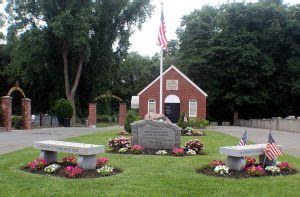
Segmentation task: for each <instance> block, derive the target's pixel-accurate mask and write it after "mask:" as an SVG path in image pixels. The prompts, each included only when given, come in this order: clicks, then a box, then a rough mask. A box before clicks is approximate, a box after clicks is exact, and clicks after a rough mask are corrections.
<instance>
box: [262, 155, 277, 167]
mask: <svg viewBox="0 0 300 197" xmlns="http://www.w3.org/2000/svg"><path fill="white" fill-rule="evenodd" d="M258 158H259V163H261V164H264V165H265V166H275V165H276V162H277V159H276V158H275V159H272V160H270V159H268V157H266V155H265V154H263V155H259V156H258Z"/></svg>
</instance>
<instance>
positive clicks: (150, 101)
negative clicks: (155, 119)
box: [148, 99, 156, 114]
mask: <svg viewBox="0 0 300 197" xmlns="http://www.w3.org/2000/svg"><path fill="white" fill-rule="evenodd" d="M152 103H154V104H155V105H154V106H155V112H154V113H156V100H155V99H149V100H148V114H149V113H153V112H149V109H150V108H149V105H150V104H152Z"/></svg>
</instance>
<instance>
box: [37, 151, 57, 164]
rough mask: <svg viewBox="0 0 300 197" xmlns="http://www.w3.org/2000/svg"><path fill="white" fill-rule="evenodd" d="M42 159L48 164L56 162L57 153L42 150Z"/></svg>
mask: <svg viewBox="0 0 300 197" xmlns="http://www.w3.org/2000/svg"><path fill="white" fill-rule="evenodd" d="M40 159H43V160H46V161H47V162H48V163H52V162H56V161H57V152H55V151H47V150H41V152H40Z"/></svg>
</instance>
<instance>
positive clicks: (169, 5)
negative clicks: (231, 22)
mask: <svg viewBox="0 0 300 197" xmlns="http://www.w3.org/2000/svg"><path fill="white" fill-rule="evenodd" d="M2 1H3V2H5V0H2ZM227 1H228V0H152V4H153V5H154V6H155V9H154V12H153V14H152V16H151V18H150V19H148V20H147V21H146V22H145V23H144V24H143V25H142V29H141V30H136V31H135V32H134V34H133V35H132V36H131V37H130V43H131V46H130V49H129V51H137V52H138V53H139V54H141V55H145V56H152V55H154V54H155V53H157V52H159V47H158V46H157V35H158V27H159V24H160V13H161V5H160V4H161V2H163V7H164V16H165V23H166V27H167V33H166V36H167V39H168V40H172V39H176V38H177V36H176V29H177V28H178V27H179V26H180V22H181V17H182V16H184V15H187V14H189V13H191V12H192V11H193V10H195V9H201V7H202V6H203V5H211V6H217V5H221V4H223V3H227ZM232 1H233V0H230V2H232ZM256 1H257V0H235V2H247V3H250V2H252V3H253V2H256ZM0 2H1V0H0ZM283 2H284V3H285V4H296V3H300V0H284V1H283ZM4 4H5V3H2V4H0V11H1V12H3V9H4ZM2 31H3V29H2ZM4 32H5V31H4Z"/></svg>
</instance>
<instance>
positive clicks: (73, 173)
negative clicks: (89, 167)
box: [64, 166, 83, 178]
mask: <svg viewBox="0 0 300 197" xmlns="http://www.w3.org/2000/svg"><path fill="white" fill-rule="evenodd" d="M64 172H65V173H66V174H67V175H68V177H69V178H76V177H78V176H80V175H81V174H82V173H83V169H81V168H80V167H78V166H76V167H73V166H67V167H66V168H65V170H64Z"/></svg>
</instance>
